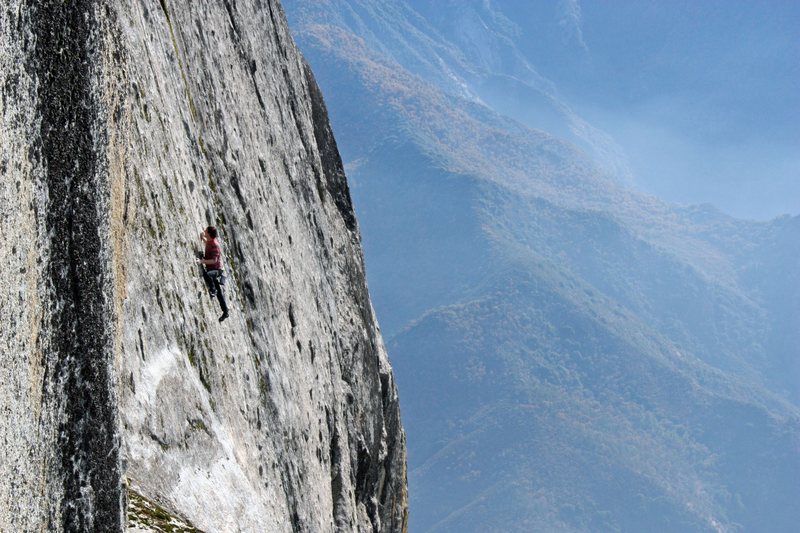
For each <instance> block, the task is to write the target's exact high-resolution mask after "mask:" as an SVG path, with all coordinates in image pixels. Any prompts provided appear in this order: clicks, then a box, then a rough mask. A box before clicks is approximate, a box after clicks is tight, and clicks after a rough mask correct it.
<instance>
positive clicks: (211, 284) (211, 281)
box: [203, 270, 228, 313]
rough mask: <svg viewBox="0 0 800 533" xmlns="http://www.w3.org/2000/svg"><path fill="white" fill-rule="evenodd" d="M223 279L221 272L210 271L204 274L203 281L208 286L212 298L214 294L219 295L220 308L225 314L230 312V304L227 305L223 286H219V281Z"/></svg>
mask: <svg viewBox="0 0 800 533" xmlns="http://www.w3.org/2000/svg"><path fill="white" fill-rule="evenodd" d="M221 277H222V271H221V270H209V271H208V272H203V279H204V280H205V282H206V285H207V286H208V292H209V293H211V295H212V297H213V295H214V294H216V295H217V300H218V301H219V308H220V309H221V310H222V312H223V313H227V312H228V304H226V303H225V293H224V292H223V290H222V285H220V284H219V280H220V278H221Z"/></svg>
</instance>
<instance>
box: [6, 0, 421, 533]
mask: <svg viewBox="0 0 800 533" xmlns="http://www.w3.org/2000/svg"><path fill="white" fill-rule="evenodd" d="M0 26H2V33H0V95H1V96H0V98H2V99H1V100H0V120H2V122H0V176H2V181H0V190H1V191H2V193H0V226H2V228H3V239H2V241H0V254H2V256H3V257H4V258H5V263H6V267H5V268H4V270H3V274H2V283H0V322H2V324H3V326H2V329H3V335H2V338H0V409H1V410H2V412H1V413H0V420H1V421H2V422H1V424H0V453H2V455H3V458H4V459H3V461H2V462H0V530H3V531H32V530H67V531H79V530H80V531H86V530H95V531H115V530H123V529H125V528H126V527H127V528H130V529H132V530H140V531H141V530H144V531H147V530H154V529H155V528H156V527H158V524H157V523H161V524H162V527H163V524H164V523H166V522H169V521H171V520H175V521H177V520H178V519H180V520H182V521H184V522H186V523H189V524H191V525H192V526H193V527H196V528H197V529H199V530H203V531H315V532H316V531H402V530H404V529H405V528H406V523H407V511H406V509H407V494H406V470H405V461H406V459H405V454H406V451H405V440H404V434H403V430H402V426H401V423H400V415H399V407H398V398H397V392H396V388H395V384H394V378H393V376H392V370H391V367H390V365H389V362H388V358H387V355H386V352H385V349H384V346H383V341H382V338H381V334H380V330H379V328H378V325H377V323H376V321H375V317H374V313H373V310H372V306H371V303H370V300H369V295H368V292H367V287H366V280H365V274H364V266H363V258H362V252H361V241H360V236H359V231H358V226H357V222H356V219H355V216H354V214H353V210H352V206H351V203H350V194H349V191H348V187H347V181H346V178H345V175H344V171H343V168H342V163H341V160H340V157H339V154H338V151H337V148H336V143H335V140H334V139H333V136H332V133H331V130H330V126H329V124H328V118H327V113H326V110H325V105H324V102H323V100H322V96H321V94H320V91H319V89H318V87H317V85H316V83H315V81H314V78H313V76H312V74H311V71H310V69H309V68H308V66H307V65H306V63H305V62H304V60H303V58H302V57H301V56H300V54H299V53H298V51H297V50H296V48H295V45H294V43H293V41H292V39H291V37H290V35H289V32H288V30H287V27H286V23H285V19H284V15H283V11H282V9H281V6H280V5H279V4H278V2H277V1H276V0H252V1H246V2H241V1H240V2H234V1H232V0H223V1H220V2H218V1H216V0H203V1H193V2H183V3H177V2H171V1H169V0H160V2H142V1H139V2H110V1H102V0H78V1H76V2H71V3H69V4H64V3H63V2H57V1H43V2H36V3H28V2H24V1H21V0H12V1H10V2H8V3H6V5H5V6H4V7H3V8H2V11H0ZM207 224H215V225H217V226H218V228H219V229H220V233H221V242H222V246H223V253H224V255H225V259H226V262H227V267H228V275H229V281H228V285H227V291H226V292H227V297H228V301H229V305H230V307H231V309H232V313H231V317H230V318H229V319H228V320H227V321H226V322H225V323H224V324H220V323H218V322H217V316H218V314H219V311H218V308H217V306H216V302H215V301H213V300H211V299H209V297H208V294H207V293H206V292H205V291H204V290H203V286H202V282H201V280H200V278H199V275H198V270H197V268H198V267H197V266H196V265H195V264H194V261H193V258H194V253H195V251H196V250H197V249H199V247H200V243H199V240H198V235H199V232H200V230H201V229H202V228H203V227H204V226H205V225H207ZM175 523H177V522H175ZM185 527H186V528H188V527H190V526H189V525H186V526H185Z"/></svg>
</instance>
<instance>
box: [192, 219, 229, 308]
mask: <svg viewBox="0 0 800 533" xmlns="http://www.w3.org/2000/svg"><path fill="white" fill-rule="evenodd" d="M200 240H202V241H203V242H204V243H205V248H206V249H205V252H203V253H202V258H201V259H197V264H198V265H203V266H204V267H205V270H203V279H204V280H205V282H206V285H207V286H208V293H209V294H210V295H211V298H214V297H216V298H217V300H218V301H219V307H220V309H221V310H222V316H220V317H219V321H220V322H222V321H223V320H225V319H226V318H228V304H227V303H225V294H224V293H223V289H222V284H223V283H225V281H224V271H223V268H222V249H221V248H220V247H219V242H218V241H217V228H215V227H214V226H208V227H207V228H206V229H205V230H203V232H202V233H201V234H200ZM200 255H201V254H200V252H198V256H200Z"/></svg>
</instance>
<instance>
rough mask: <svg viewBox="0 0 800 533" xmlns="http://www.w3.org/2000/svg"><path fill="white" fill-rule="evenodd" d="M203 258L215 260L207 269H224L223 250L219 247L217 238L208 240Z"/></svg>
mask: <svg viewBox="0 0 800 533" xmlns="http://www.w3.org/2000/svg"><path fill="white" fill-rule="evenodd" d="M203 259H205V260H211V261H214V262H213V263H212V264H210V265H206V270H222V250H220V248H219V243H218V242H217V239H209V240H207V241H206V252H205V255H204V256H203Z"/></svg>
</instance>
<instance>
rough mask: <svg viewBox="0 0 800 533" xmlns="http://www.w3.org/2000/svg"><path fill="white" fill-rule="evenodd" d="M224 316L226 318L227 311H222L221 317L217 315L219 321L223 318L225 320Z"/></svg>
mask: <svg viewBox="0 0 800 533" xmlns="http://www.w3.org/2000/svg"><path fill="white" fill-rule="evenodd" d="M226 318H228V312H227V311H225V312H224V313H222V316H221V317H219V321H220V322H222V321H223V320H225V319H226Z"/></svg>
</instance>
